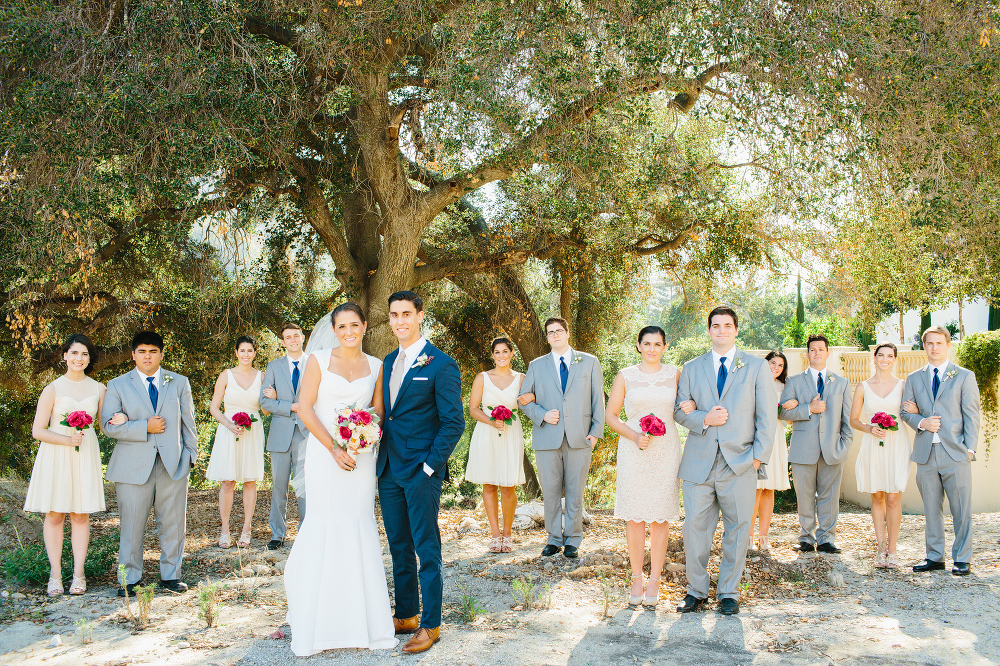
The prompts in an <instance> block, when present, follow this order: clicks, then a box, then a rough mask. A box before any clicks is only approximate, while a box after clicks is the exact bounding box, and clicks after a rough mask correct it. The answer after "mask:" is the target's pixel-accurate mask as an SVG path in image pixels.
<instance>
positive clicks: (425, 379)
mask: <svg viewBox="0 0 1000 666" xmlns="http://www.w3.org/2000/svg"><path fill="white" fill-rule="evenodd" d="M427 379H428V378H427V377H414V378H413V381H415V382H426V381H427Z"/></svg>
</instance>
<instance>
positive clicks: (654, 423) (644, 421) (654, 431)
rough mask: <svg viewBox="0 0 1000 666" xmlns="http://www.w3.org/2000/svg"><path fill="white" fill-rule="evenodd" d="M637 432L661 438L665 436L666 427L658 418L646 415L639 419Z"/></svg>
mask: <svg viewBox="0 0 1000 666" xmlns="http://www.w3.org/2000/svg"><path fill="white" fill-rule="evenodd" d="M639 430H641V431H642V434H644V435H649V436H650V437H662V436H663V435H666V434H667V426H666V425H665V424H664V423H663V419H661V418H660V417H659V416H653V415H652V414H647V415H646V416H643V417H642V418H641V419H639Z"/></svg>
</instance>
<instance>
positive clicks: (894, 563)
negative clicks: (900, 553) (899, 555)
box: [883, 553, 899, 569]
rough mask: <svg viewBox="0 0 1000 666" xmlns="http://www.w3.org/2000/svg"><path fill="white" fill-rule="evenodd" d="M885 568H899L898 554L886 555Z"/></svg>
mask: <svg viewBox="0 0 1000 666" xmlns="http://www.w3.org/2000/svg"><path fill="white" fill-rule="evenodd" d="M883 566H884V567H885V568H886V569H898V568H899V560H898V559H896V554H895V553H886V554H885V564H883Z"/></svg>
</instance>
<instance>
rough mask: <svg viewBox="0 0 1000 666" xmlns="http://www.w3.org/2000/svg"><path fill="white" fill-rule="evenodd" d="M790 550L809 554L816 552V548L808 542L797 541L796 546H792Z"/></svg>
mask: <svg viewBox="0 0 1000 666" xmlns="http://www.w3.org/2000/svg"><path fill="white" fill-rule="evenodd" d="M792 550H797V551H799V552H800V553H811V552H813V551H814V550H816V546H814V545H812V544H811V543H809V542H808V541H799V542H798V543H797V544H795V545H794V546H792Z"/></svg>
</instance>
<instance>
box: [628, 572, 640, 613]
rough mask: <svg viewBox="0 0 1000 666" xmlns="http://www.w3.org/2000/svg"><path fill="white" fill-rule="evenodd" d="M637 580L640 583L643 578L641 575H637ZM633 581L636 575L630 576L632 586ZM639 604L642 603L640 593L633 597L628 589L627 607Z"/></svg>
mask: <svg viewBox="0 0 1000 666" xmlns="http://www.w3.org/2000/svg"><path fill="white" fill-rule="evenodd" d="M638 578H639V580H640V581H642V578H643V576H642V574H639V576H638ZM635 579H636V575H635V574H632V581H631V582H632V584H635ZM641 603H642V594H641V593H640V594H636V595H633V594H632V590H631V589H629V592H628V605H629V606H638V605H640V604H641Z"/></svg>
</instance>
